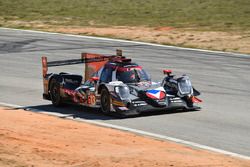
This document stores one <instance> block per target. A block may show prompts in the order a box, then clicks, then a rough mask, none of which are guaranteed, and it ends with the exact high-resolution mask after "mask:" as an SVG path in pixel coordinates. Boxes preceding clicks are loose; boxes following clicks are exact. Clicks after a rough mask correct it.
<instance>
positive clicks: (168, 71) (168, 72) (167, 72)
mask: <svg viewBox="0 0 250 167" xmlns="http://www.w3.org/2000/svg"><path fill="white" fill-rule="evenodd" d="M171 73H172V70H163V74H165V75H166V74H167V75H168V76H169V75H170V74H171Z"/></svg>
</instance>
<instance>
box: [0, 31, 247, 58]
mask: <svg viewBox="0 0 250 167" xmlns="http://www.w3.org/2000/svg"><path fill="white" fill-rule="evenodd" d="M0 29H5V30H14V31H24V32H31V33H40V34H51V35H63V36H69V37H77V38H86V39H97V40H105V41H114V42H125V43H134V44H141V45H148V46H157V47H164V48H172V49H179V50H189V51H200V52H206V53H217V54H231V55H235V56H241V57H250V55H248V54H241V53H233V52H223V51H212V50H205V49H194V48H183V47H179V46H170V45H161V44H154V43H147V42H138V41H129V40H123V39H111V38H104V37H95V36H84V35H73V34H64V33H56V32H44V31H36V30H23V29H15V28H6V27H0Z"/></svg>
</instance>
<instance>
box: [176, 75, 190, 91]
mask: <svg viewBox="0 0 250 167" xmlns="http://www.w3.org/2000/svg"><path fill="white" fill-rule="evenodd" d="M178 89H179V93H180V95H192V94H193V87H192V84H191V81H190V79H189V78H188V77H187V76H184V77H182V78H180V79H179V80H178Z"/></svg>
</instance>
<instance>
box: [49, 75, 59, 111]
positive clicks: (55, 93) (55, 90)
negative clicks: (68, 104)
mask: <svg viewBox="0 0 250 167" xmlns="http://www.w3.org/2000/svg"><path fill="white" fill-rule="evenodd" d="M49 91H50V98H51V101H52V104H53V105H54V106H56V107H59V106H61V105H62V98H61V95H60V84H59V83H58V82H57V80H56V79H55V78H53V79H52V80H51V83H50V88H49Z"/></svg>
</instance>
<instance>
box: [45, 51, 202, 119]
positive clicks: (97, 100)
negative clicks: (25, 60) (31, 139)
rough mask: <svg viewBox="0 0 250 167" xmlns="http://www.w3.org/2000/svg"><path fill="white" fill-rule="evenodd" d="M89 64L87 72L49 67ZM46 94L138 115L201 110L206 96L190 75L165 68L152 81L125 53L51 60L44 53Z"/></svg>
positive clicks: (63, 101) (62, 100)
mask: <svg viewBox="0 0 250 167" xmlns="http://www.w3.org/2000/svg"><path fill="white" fill-rule="evenodd" d="M73 64H85V76H84V79H83V76H82V75H76V74H70V73H65V72H61V73H58V74H57V73H48V67H53V66H63V65H73ZM42 67H43V86H44V93H43V98H44V99H47V100H51V101H52V104H53V105H54V106H56V107H58V106H61V105H62V104H67V103H74V104H79V105H83V106H87V107H95V108H99V109H100V110H101V111H102V112H103V113H105V114H111V113H119V114H121V115H124V116H129V115H137V114H140V113H142V112H153V111H156V110H162V111H166V110H169V109H171V110H177V109H178V110H199V109H200V107H198V106H196V105H194V104H195V103H200V102H202V100H200V99H199V98H197V96H199V95H200V92H199V91H197V90H196V89H195V88H193V86H192V84H191V81H190V79H189V77H188V76H187V75H182V76H180V77H175V76H174V75H172V71H171V70H163V74H164V75H165V76H164V77H163V79H162V81H161V82H154V81H151V78H150V76H149V75H148V73H147V72H146V71H145V70H144V69H143V68H142V66H140V65H138V64H137V63H134V62H133V61H132V60H131V59H128V58H126V57H124V56H122V51H121V50H117V53H116V55H110V56H108V55H101V54H91V53H82V56H81V59H71V60H63V61H52V62H47V57H42Z"/></svg>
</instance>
